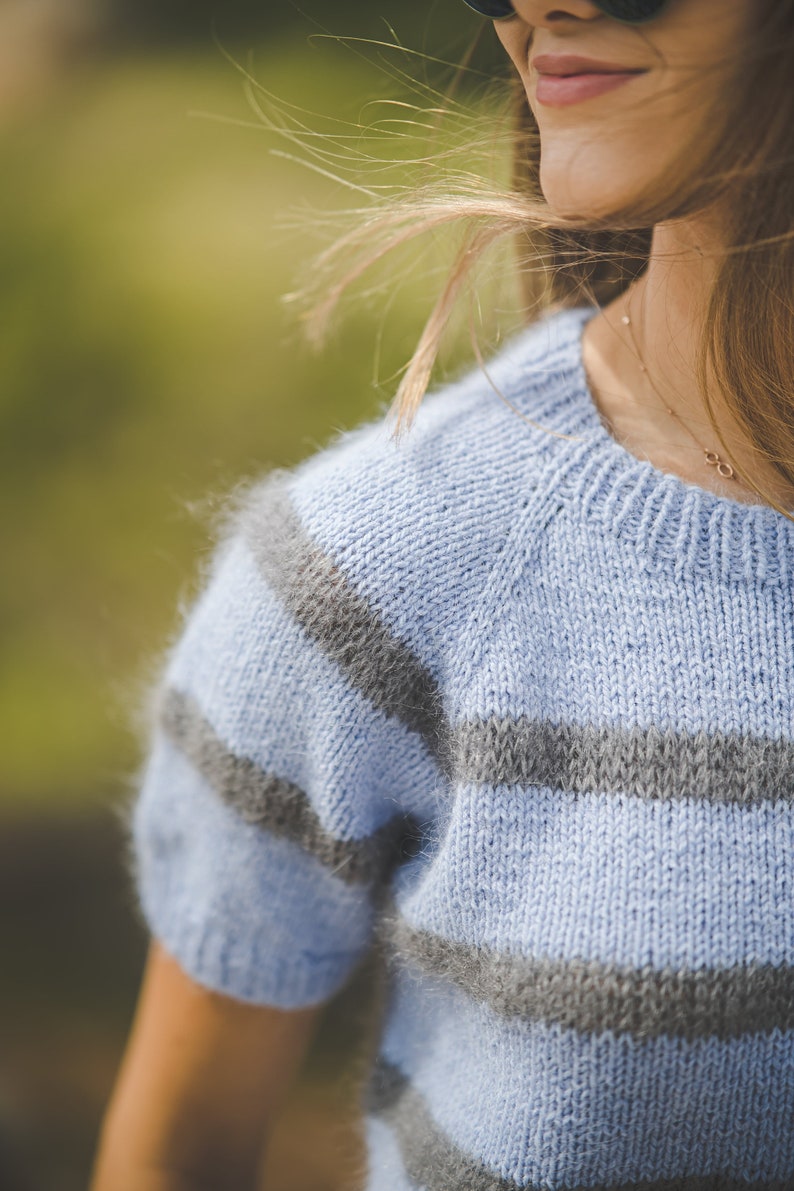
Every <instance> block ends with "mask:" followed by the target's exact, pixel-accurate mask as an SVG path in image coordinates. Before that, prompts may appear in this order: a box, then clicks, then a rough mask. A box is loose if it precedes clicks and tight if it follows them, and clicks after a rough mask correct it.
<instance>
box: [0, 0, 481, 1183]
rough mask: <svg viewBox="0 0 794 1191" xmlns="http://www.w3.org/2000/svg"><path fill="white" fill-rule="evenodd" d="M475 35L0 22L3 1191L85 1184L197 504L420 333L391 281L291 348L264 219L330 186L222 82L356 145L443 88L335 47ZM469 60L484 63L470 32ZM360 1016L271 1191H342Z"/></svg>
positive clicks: (61, 20) (250, 10)
mask: <svg viewBox="0 0 794 1191" xmlns="http://www.w3.org/2000/svg"><path fill="white" fill-rule="evenodd" d="M477 28H478V21H477V18H475V17H473V16H471V15H470V14H468V12H467V10H465V9H464V6H463V5H462V4H460V3H459V0H437V2H436V3H433V4H431V5H428V3H427V0H382V2H381V3H380V4H377V5H374V4H363V3H355V2H354V0H346V2H345V0H314V2H313V3H309V0H306V3H305V4H304V5H303V7H302V10H301V11H299V10H298V9H297V8H296V7H294V6H293V5H289V4H284V5H283V6H281V5H277V4H274V3H273V0H258V3H256V4H254V3H251V2H249V0H171V2H170V3H169V2H167V0H134V2H133V0H105V3H98V2H92V0H0V162H1V163H2V165H1V166H0V168H1V169H2V179H3V181H2V186H0V229H2V230H0V419H1V420H2V426H1V427H0V452H2V461H1V463H2V465H1V466H0V486H2V508H3V552H4V564H5V565H4V573H5V583H4V584H3V588H2V596H1V597H0V599H2V604H0V634H1V637H2V653H1V654H0V657H1V659H2V661H1V664H0V722H2V723H3V748H2V750H0V790H1V791H2V803H1V805H0V813H2V832H1V833H0V851H1V853H2V855H0V931H2V941H3V958H4V964H3V973H4V975H3V979H2V983H1V984H0V1010H1V1011H2V1020H3V1023H4V1031H5V1038H4V1040H3V1047H2V1051H0V1186H1V1187H2V1188H4V1191H14V1189H15V1188H17V1189H21V1188H33V1189H35V1188H58V1189H61V1191H72V1189H77V1188H80V1187H84V1186H85V1185H86V1181H87V1177H88V1170H89V1165H90V1158H91V1154H92V1151H93V1147H94V1144H95V1137H96V1130H97V1127H98V1123H99V1119H100V1116H101V1112H102V1107H103V1104H104V1102H105V1099H106V1097H107V1094H108V1091H109V1088H110V1086H111V1082H112V1080H113V1076H114V1073H115V1069H116V1066H117V1063H118V1060H119V1056H120V1053H121V1047H122V1045H123V1039H124V1036H125V1033H126V1030H127V1027H128V1024H129V1019H130V1014H131V1012H132V1007H133V1003H134V998H135V992H136V986H137V981H138V978H139V974H140V967H141V963H142V959H143V954H144V949H145V938H144V932H143V930H142V929H141V926H140V924H139V923H138V921H137V918H136V914H135V908H134V904H133V897H132V893H131V889H130V885H129V881H128V879H127V876H126V872H125V857H124V836H123V830H122V827H121V825H120V812H121V811H122V810H123V807H124V805H125V803H126V801H127V800H128V798H129V795H130V792H131V790H132V789H133V788H134V774H135V770H136V767H137V766H138V764H139V763H140V760H141V747H142V745H141V740H140V737H139V734H138V733H137V732H136V715H135V712H136V708H137V706H138V703H139V700H140V696H141V692H142V690H143V689H144V687H145V685H146V683H147V681H148V680H149V678H150V675H151V674H152V672H153V667H154V666H155V665H156V661H157V658H158V656H159V653H160V650H161V649H162V647H163V645H164V643H165V642H166V640H167V639H168V636H169V633H171V632H172V631H173V629H174V626H175V625H176V623H177V610H178V608H179V606H180V604H182V603H184V602H185V601H187V600H189V599H190V596H191V594H192V592H193V590H194V586H195V576H196V574H197V568H198V565H199V563H200V560H201V558H202V556H203V555H204V554H205V553H206V551H207V549H208V546H209V538H208V528H207V526H208V515H209V514H210V513H211V511H212V508H213V502H214V500H215V499H216V498H217V497H218V496H219V495H222V494H223V493H224V492H225V491H227V490H228V489H229V488H230V487H231V486H232V485H233V484H234V483H235V482H236V481H237V480H239V479H241V478H245V477H250V476H253V475H255V474H258V473H261V472H262V471H264V470H266V469H267V468H269V467H271V466H273V465H277V464H291V463H294V462H296V461H297V460H299V459H300V458H301V457H303V456H304V455H306V454H307V453H308V452H310V451H313V450H315V449H316V448H317V447H318V446H320V445H322V444H323V443H324V442H327V441H328V440H329V439H330V438H331V437H332V436H333V434H334V433H335V432H336V431H337V430H338V429H339V428H343V427H350V426H353V425H355V424H356V423H358V422H359V421H361V420H362V419H364V418H367V417H372V416H375V415H376V414H377V413H378V412H379V411H380V410H382V409H383V408H384V405H385V403H386V402H387V401H388V399H389V398H390V397H391V395H392V394H393V391H394V388H395V387H396V379H395V377H396V373H397V371H398V369H399V367H400V366H401V365H402V364H404V363H405V361H406V359H407V358H408V356H409V355H410V352H411V348H412V345H413V344H414V342H415V340H416V337H417V334H418V332H419V330H420V327H421V324H422V320H423V316H424V315H426V314H427V304H426V303H427V293H428V283H427V276H426V274H425V273H423V272H419V271H417V270H413V271H411V270H409V271H408V273H407V277H403V279H402V281H401V282H400V284H395V285H394V286H393V287H392V290H391V292H390V293H389V294H388V296H387V299H386V300H383V301H377V302H376V301H370V300H367V299H366V298H365V299H364V300H362V301H359V302H358V303H354V304H351V305H350V307H349V309H348V310H347V314H346V318H345V319H344V321H343V322H342V323H341V324H340V327H339V330H338V331H337V332H336V334H335V335H334V337H333V339H332V341H331V345H330V346H329V348H328V349H327V350H326V351H324V352H323V353H322V354H319V355H318V354H313V353H312V352H310V351H309V350H307V348H306V347H305V345H304V344H303V342H302V341H301V338H300V332H299V329H298V328H297V326H296V321H295V318H294V316H293V315H291V314H290V313H289V311H287V310H285V307H284V305H283V303H282V300H281V296H282V295H283V294H284V293H285V292H287V291H289V290H290V289H291V288H292V287H293V286H294V285H295V282H296V277H298V276H299V274H300V270H301V267H304V268H305V267H306V265H307V263H308V261H310V259H311V256H312V253H313V252H314V251H315V250H316V249H317V247H318V246H320V244H321V236H319V234H318V235H315V234H313V233H312V231H311V227H310V226H308V227H301V226H300V223H299V222H298V223H297V224H296V222H295V220H294V219H293V221H292V225H290V226H285V221H286V223H287V224H288V223H289V217H290V212H293V211H295V210H303V211H304V212H305V211H306V210H308V209H314V210H316V211H317V212H327V211H333V210H335V209H337V208H339V207H340V206H345V205H350V203H351V192H350V191H347V190H345V189H344V187H341V186H339V185H338V184H334V183H333V182H331V181H330V180H328V179H326V178H324V177H322V176H321V175H320V174H318V173H313V172H311V171H309V170H307V169H306V168H304V167H301V166H300V165H298V164H296V163H295V162H293V161H290V160H287V159H285V157H283V156H275V155H274V154H273V152H272V151H273V150H274V149H281V150H284V149H288V146H287V145H285V144H284V143H283V142H281V141H280V140H279V137H278V136H277V135H276V134H275V133H274V132H272V131H270V132H268V131H267V130H266V129H265V128H264V127H263V125H262V123H261V121H260V120H258V118H257V116H256V113H255V112H254V111H253V110H252V107H251V105H250V102H249V96H248V95H247V94H246V88H245V78H244V73H243V71H242V70H241V69H240V67H244V68H245V69H247V70H250V72H251V74H252V75H253V77H254V78H255V79H256V80H257V81H258V83H260V84H261V85H262V86H263V87H264V88H266V89H267V90H268V91H269V92H270V93H272V94H273V95H275V96H276V97H277V98H278V105H279V106H278V111H284V110H287V111H291V110H293V109H289V108H288V107H287V108H286V109H285V107H284V105H289V104H295V105H298V107H300V108H301V109H306V110H307V111H308V112H309V113H314V115H308V116H306V117H305V119H306V121H307V123H308V125H309V126H310V127H317V128H320V129H321V130H324V131H325V130H327V127H328V126H327V124H323V121H324V120H325V118H326V117H327V116H328V114H329V113H331V114H332V115H333V118H334V119H337V118H338V119H339V120H347V121H350V122H351V125H352V126H355V125H358V124H359V123H360V122H363V123H364V124H367V125H369V124H372V123H374V124H375V125H377V127H378V128H379V129H380V131H381V132H384V131H387V121H388V118H390V116H393V115H394V114H395V113H396V112H397V109H389V108H383V109H381V108H379V107H378V105H377V104H376V105H375V106H374V107H373V106H372V105H371V103H370V101H372V100H377V101H384V100H387V99H389V98H398V99H399V100H400V101H401V102H402V101H404V100H405V99H406V98H408V99H414V100H417V101H418V102H423V99H424V98H425V97H424V96H423V95H422V94H421V93H417V92H416V91H413V90H412V88H411V86H410V85H409V84H404V85H401V83H400V78H399V76H400V72H402V71H405V70H406V69H407V70H408V71H409V72H410V73H413V74H419V75H420V76H421V77H422V78H423V79H426V80H427V81H428V84H429V85H433V86H435V85H438V86H440V87H444V86H446V85H448V84H449V82H450V79H451V73H450V72H449V71H446V70H444V69H443V68H442V67H440V66H428V65H425V64H423V60H422V59H421V57H420V56H418V55H408V56H406V55H405V54H402V53H400V52H399V51H394V50H383V51H381V50H379V49H378V48H377V47H375V46H373V45H371V44H366V43H365V42H359V41H358V40H356V39H373V38H374V39H382V40H385V41H389V42H393V41H394V40H395V39H397V40H399V41H401V42H402V43H403V44H404V45H405V46H407V47H410V48H411V49H413V50H416V51H420V53H425V54H428V55H430V56H431V57H439V58H443V59H448V60H450V61H453V62H455V61H459V60H460V59H461V58H462V57H463V55H464V54H465V53H466V49H467V46H468V45H469V44H470V42H471V39H472V37H473V35H474V32H475V31H476V29H477ZM323 30H325V31H327V32H328V33H330V34H332V35H339V36H341V37H342V38H343V40H341V41H340V40H335V39H334V37H330V38H327V37H323V36H318V34H320V33H322V31H323ZM346 39H347V40H346ZM476 61H477V63H478V65H479V67H480V68H481V69H483V71H484V73H485V74H487V73H488V70H489V69H490V64H491V63H493V64H495V63H496V62H497V54H496V50H495V46H494V43H493V38H492V37H490V38H486V40H485V42H484V44H483V45H482V46H481V48H480V50H479V57H478V58H477V60H476ZM235 63H237V65H235ZM500 69H501V68H500ZM476 77H477V76H475V75H472V76H470V79H468V80H464V83H463V86H464V88H465V87H467V86H468V87H470V88H472V87H473V90H472V100H471V101H472V103H476V102H478V100H477V96H476ZM471 79H474V80H475V82H474V83H472V82H471ZM201 113H203V114H201ZM400 114H401V113H400ZM276 115H277V113H276ZM277 118H278V117H277ZM301 118H302V117H301ZM390 127H392V129H396V128H398V127H399V129H400V133H401V134H403V133H404V132H405V130H406V129H407V128H408V125H405V126H397V125H392V126H390ZM460 131H461V128H460V126H459V129H458V132H459V133H460ZM346 143H347V148H348V149H349V150H351V151H352V152H354V153H356V152H362V151H363V152H369V151H370V145H369V142H368V141H358V142H357V140H356V137H355V135H353V136H352V137H350V138H348V141H347V142H346ZM426 148H427V146H426V144H424V145H423V146H422V147H421V148H419V149H417V148H416V146H414V145H413V143H412V140H411V139H410V137H409V138H408V139H407V140H404V139H400V138H398V139H396V140H394V141H393V143H391V144H390V145H386V146H385V147H384V146H380V145H378V144H376V145H375V151H376V152H378V153H380V152H382V151H385V152H386V153H387V154H390V155H391V156H392V157H396V158H398V159H399V158H401V157H403V158H410V157H412V156H413V155H415V154H416V153H419V152H424V151H426ZM417 169H418V167H416V166H412V167H410V168H406V171H405V172H406V177H411V178H415V175H416V172H417ZM376 172H377V178H378V180H382V179H389V178H393V176H394V171H393V170H391V171H389V170H386V171H383V172H381V171H380V169H379V168H378V169H377V171H376V170H375V167H371V169H370V181H372V180H373V178H375V176H376ZM352 198H353V201H354V202H355V203H358V202H359V201H360V198H359V197H358V196H356V195H355V194H353V196H352ZM309 222H311V221H309ZM442 257H443V253H440V255H439V261H441V260H442ZM461 350H462V349H461V346H460V344H459V343H458V344H456V342H455V341H453V342H452V344H451V346H450V348H449V351H448V354H447V355H446V356H445V362H446V364H447V366H448V367H454V366H455V363H456V360H457V359H458V358H459V355H460V351H461ZM366 992H367V978H366V974H364V975H362V977H361V979H360V980H359V981H358V983H357V985H356V986H355V987H353V988H352V989H351V990H349V991H348V992H347V993H346V994H344V995H343V997H342V998H341V999H340V1001H339V1002H338V1003H337V1004H335V1005H333V1006H332V1007H331V1008H330V1010H329V1014H328V1018H327V1021H326V1025H325V1027H324V1030H323V1034H322V1037H321V1039H320V1041H319V1043H318V1047H317V1049H316V1053H315V1054H314V1056H313V1058H312V1060H311V1062H310V1065H309V1070H308V1072H307V1075H306V1077H305V1079H304V1080H303V1082H302V1084H301V1085H300V1087H299V1088H298V1089H297V1091H296V1093H295V1095H294V1097H293V1099H292V1100H291V1102H290V1108H289V1109H288V1111H287V1113H286V1114H285V1120H284V1124H283V1127H282V1130H281V1132H280V1134H279V1137H278V1138H277V1140H276V1142H275V1143H274V1149H273V1155H272V1158H271V1161H272V1162H273V1163H275V1164H276V1166H275V1167H274V1169H277V1171H278V1173H277V1174H275V1175H273V1176H272V1180H271V1182H270V1184H269V1185H270V1186H271V1187H273V1188H278V1191H301V1189H304V1188H305V1191H323V1189H324V1188H329V1189H330V1188H337V1187H342V1186H346V1185H348V1181H349V1179H350V1177H351V1175H350V1170H351V1169H353V1168H354V1167H355V1163H356V1161H357V1158H358V1155H357V1151H356V1146H355V1140H354V1137H353V1134H352V1133H351V1132H350V1126H349V1110H348V1101H347V1100H346V1096H347V1094H348V1093H347V1092H346V1091H345V1088H346V1087H347V1085H346V1084H345V1083H344V1079H343V1077H342V1076H340V1071H341V1070H342V1065H341V1063H340V1056H341V1055H342V1054H343V1053H344V1051H345V1048H346V1047H347V1046H348V1044H350V1045H353V1044H354V1043H355V1036H356V1029H357V1026H356V1021H357V1020H358V1021H359V1022H360V1018H361V1013H360V1012H358V1008H359V1007H360V1006H361V1004H363V1003H364V1002H365V1001H366ZM340 1078H341V1079H342V1082H341V1083H340ZM348 1099H349V1097H348ZM309 1128H312V1129H314V1130H315V1133H314V1134H313V1136H315V1137H316V1138H317V1139H318V1140H317V1141H316V1143H313V1144H312V1145H311V1146H309V1147H307V1145H306V1132H307V1130H308V1129H309ZM307 1151H308V1152H307Z"/></svg>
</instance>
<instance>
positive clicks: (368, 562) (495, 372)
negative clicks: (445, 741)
mask: <svg viewBox="0 0 794 1191" xmlns="http://www.w3.org/2000/svg"><path fill="white" fill-rule="evenodd" d="M580 324H581V316H580V313H579V312H578V311H567V312H562V313H560V314H557V315H555V316H552V317H547V318H546V319H543V320H541V321H540V322H538V323H537V324H535V325H533V326H531V327H530V328H528V329H527V330H526V331H525V332H524V333H522V334H521V335H519V336H517V337H516V338H515V339H513V340H512V341H511V342H509V343H508V344H507V345H506V346H505V347H504V348H503V349H502V351H500V352H499V353H498V354H496V356H495V357H494V358H493V359H492V360H491V361H490V362H489V363H488V364H487V365H486V367H485V369H480V368H476V369H473V370H471V371H470V372H469V373H468V374H467V375H465V376H464V377H462V378H461V379H460V380H458V381H456V382H454V383H451V384H448V385H446V386H444V387H443V388H441V389H439V390H438V391H436V392H434V393H432V394H430V395H429V396H428V397H427V398H426V400H425V402H424V404H423V406H422V408H421V409H420V412H419V414H418V416H417V419H416V422H415V424H414V426H413V427H412V429H411V430H410V431H409V432H408V433H407V434H406V435H404V436H403V437H402V438H401V439H399V440H395V438H394V435H393V427H392V424H391V423H390V422H389V420H388V419H386V418H381V419H379V420H378V421H376V422H372V423H369V424H367V425H364V426H361V427H359V428H358V429H356V430H354V431H352V432H349V433H346V434H344V435H342V436H341V437H340V438H338V439H337V441H335V442H334V443H332V444H331V445H330V446H329V447H326V448H325V449H324V450H321V451H319V452H317V453H316V454H315V455H313V456H312V457H310V458H309V459H307V460H306V461H305V462H304V463H302V464H300V465H299V466H298V467H297V468H295V469H294V470H293V471H291V472H280V473H276V474H274V475H272V476H270V477H268V478H266V479H265V480H264V481H263V482H262V483H261V484H259V485H257V487H256V488H255V489H254V490H253V492H252V493H251V494H250V499H249V501H248V503H247V507H246V509H245V512H244V520H245V524H246V533H247V535H248V536H251V535H253V536H256V537H258V538H259V539H260V540H267V539H269V540H273V539H278V540H280V541H281V543H282V545H281V546H280V547H279V549H280V550H281V551H282V553H283V552H284V551H285V550H286V551H288V552H289V553H291V554H292V553H294V551H295V550H296V549H297V550H298V551H299V552H301V553H304V554H306V555H307V557H308V553H310V552H312V551H313V552H315V554H316V555H317V556H318V557H322V558H323V559H325V563H326V566H327V567H328V568H333V573H334V574H335V575H336V576H339V575H341V576H342V577H343V578H344V580H345V582H346V583H349V584H350V586H351V588H352V590H353V591H354V592H355V593H356V595H357V596H358V597H360V598H361V599H363V600H364V601H366V603H367V605H368V606H369V607H370V608H371V609H372V610H373V613H375V614H376V615H378V616H380V617H381V618H385V620H386V621H387V622H388V627H389V630H390V631H391V632H396V633H397V634H398V635H399V636H401V637H402V638H403V639H406V638H407V639H415V640H416V641H417V642H420V645H419V646H418V648H419V649H420V650H421V651H425V650H428V649H429V650H430V651H431V652H432V649H433V640H434V631H433V630H434V626H437V625H438V624H440V623H442V622H443V623H445V624H449V623H451V621H452V620H457V619H458V618H459V617H465V615H466V610H467V606H468V604H469V602H470V601H471V600H472V599H475V598H476V594H477V591H478V589H479V587H480V585H481V583H482V581H483V579H484V576H485V575H487V573H488V571H489V569H490V568H491V567H492V566H493V564H494V560H495V558H496V556H497V555H498V553H499V551H500V549H501V548H502V545H503V543H504V541H505V540H506V538H507V537H508V536H509V533H510V529H511V527H512V526H513V525H514V524H515V523H516V521H517V519H518V518H519V517H520V515H521V510H522V508H523V507H524V506H525V505H526V502H527V500H528V499H530V498H531V493H532V491H533V488H534V487H535V486H536V485H537V483H538V480H539V477H540V476H541V474H542V473H543V470H544V468H545V466H546V464H547V462H548V459H549V454H550V452H552V451H553V450H555V448H557V449H558V447H559V440H558V439H555V438H554V436H553V435H550V434H549V433H548V432H547V427H548V428H549V429H550V428H552V427H553V424H554V422H555V417H556V410H557V407H558V406H560V407H565V406H566V405H567V404H569V403H570V401H571V387H572V376H573V369H572V365H573V363H574V361H575V358H576V352H577V351H578V343H579V335H578V327H579V326H580ZM522 415H523V416H522ZM536 415H537V416H538V418H539V419H541V421H542V423H543V424H536V422H535V421H534V418H535V416H536ZM290 569H291V572H292V574H293V575H299V574H300V573H302V564H299V563H298V562H296V561H293V563H291V564H290ZM329 574H330V571H329ZM452 604H454V605H455V614H454V616H453V615H452V612H451V605H452ZM423 662H426V663H427V664H428V665H431V668H432V659H431V658H430V657H429V656H428V657H425V658H424V659H423Z"/></svg>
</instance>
